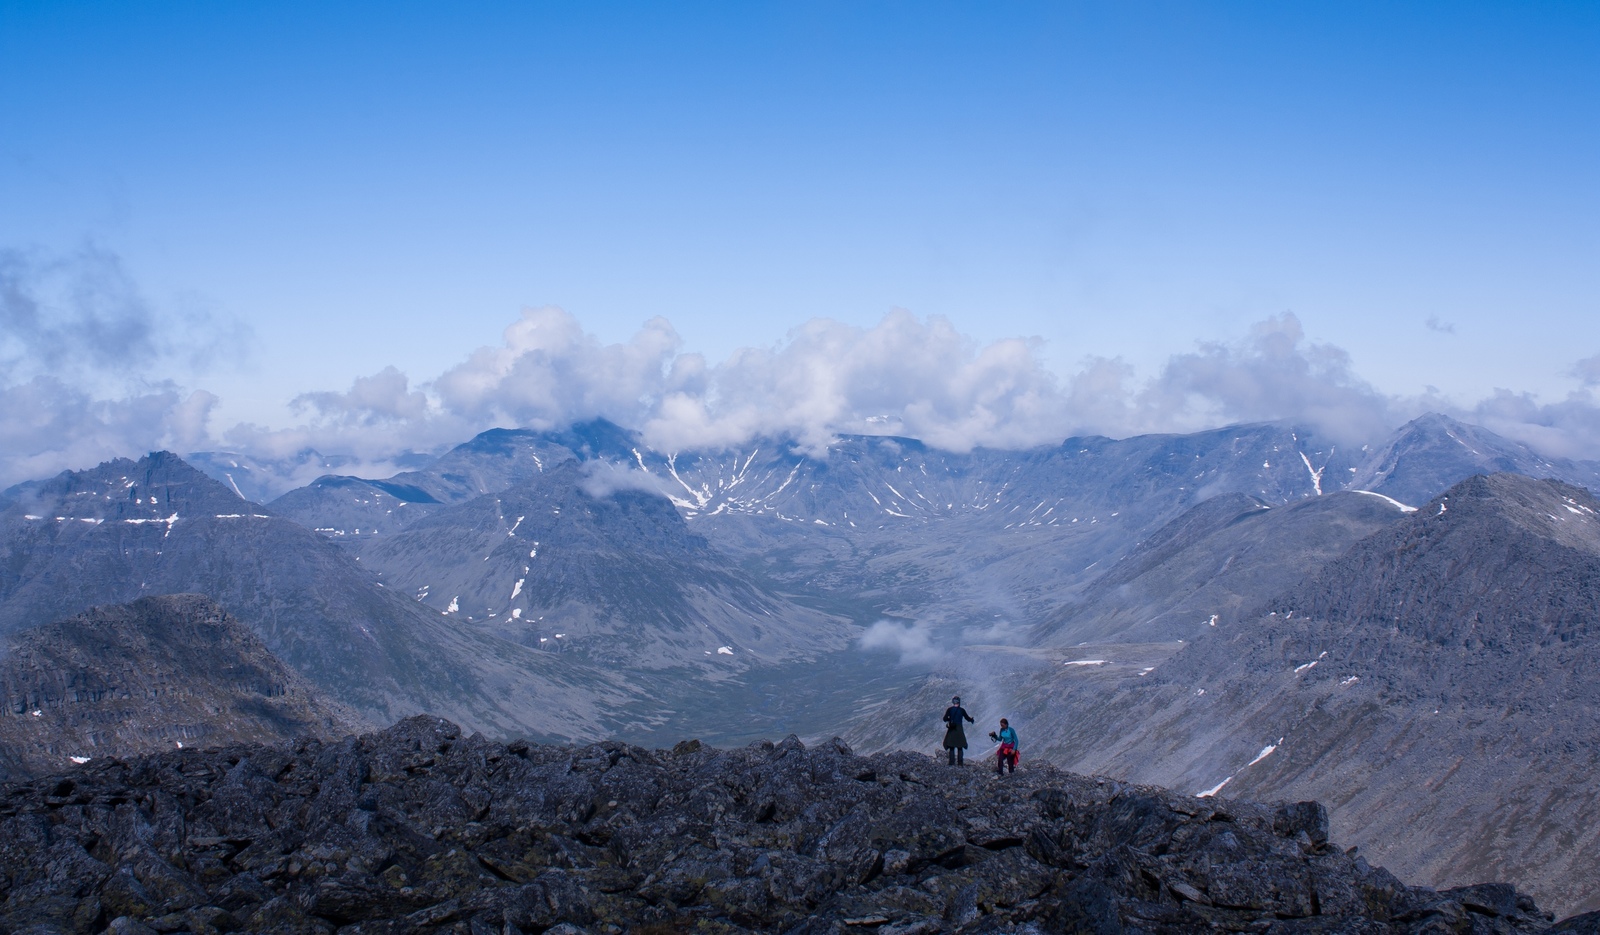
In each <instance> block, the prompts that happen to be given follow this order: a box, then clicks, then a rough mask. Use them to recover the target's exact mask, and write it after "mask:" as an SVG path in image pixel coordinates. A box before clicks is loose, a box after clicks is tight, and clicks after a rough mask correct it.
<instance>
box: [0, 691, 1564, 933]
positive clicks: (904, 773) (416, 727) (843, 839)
mask: <svg viewBox="0 0 1600 935" xmlns="http://www.w3.org/2000/svg"><path fill="white" fill-rule="evenodd" d="M868 774H870V775H871V776H872V777H874V778H872V779H871V780H860V779H857V778H855V777H857V776H862V775H868ZM73 781H74V788H73V794H72V796H70V797H67V798H69V799H70V800H71V801H73V802H79V803H80V804H74V805H63V804H61V803H62V800H63V797H62V796H60V795H58V794H56V793H58V792H59V791H60V789H59V783H58V781H57V780H54V779H45V780H39V781H36V782H33V783H26V784H13V785H9V786H5V787H0V821H3V822H4V823H5V824H4V826H5V828H6V829H8V831H9V832H10V833H8V834H5V835H3V836H0V850H3V856H4V857H5V864H4V867H5V873H6V876H5V878H4V884H3V891H0V896H3V898H4V906H5V916H4V919H3V920H0V923H3V925H4V926H5V927H6V929H7V930H22V931H26V930H28V929H29V927H30V926H31V927H33V930H34V931H38V932H45V931H52V932H53V931H60V932H63V933H66V932H72V933H79V932H90V931H99V929H97V928H96V926H98V925H102V924H104V923H103V922H102V921H99V920H103V919H105V918H111V919H114V920H116V921H115V923H114V925H115V926H116V927H117V929H116V930H118V931H125V932H128V933H139V932H149V931H154V932H157V933H166V932H192V933H195V935H207V933H211V932H223V931H234V930H244V931H263V932H265V931H270V932H275V933H276V932H285V933H296V935H327V933H332V932H334V931H335V930H336V929H337V930H338V931H339V932H342V933H346V935H355V933H402V932H403V933H412V935H429V933H444V932H462V933H466V935H474V933H477V935H487V933H498V935H505V933H507V932H512V933H516V932H521V933H529V932H549V931H556V932H567V933H570V932H617V931H621V930H644V931H652V930H659V931H666V930H680V929H683V928H686V927H699V930H707V931H720V932H729V933H733V932H741V931H796V932H823V931H829V932H846V931H852V932H854V931H870V930H876V931H878V932H885V931H896V932H934V931H954V930H957V929H959V930H961V931H966V932H1019V931H1036V930H1040V929H1041V928H1042V929H1045V930H1054V931H1079V932H1133V931H1139V932H1148V933H1152V935H1167V933H1170V935H1178V933H1188V932H1193V931H1196V930H1200V929H1211V928H1221V929H1224V930H1232V931H1255V930H1261V929H1264V928H1266V927H1274V930H1276V928H1278V927H1281V928H1284V930H1285V931H1291V932H1361V933H1367V935H1379V933H1401V932H1415V931H1432V930H1443V929H1449V930H1452V931H1461V932H1467V931H1472V932H1476V931H1479V930H1482V931H1485V932H1488V931H1493V932H1496V933H1500V935H1507V933H1525V935H1534V933H1537V932H1540V931H1542V930H1543V929H1544V928H1545V927H1546V925H1547V924H1548V922H1547V919H1546V918H1545V917H1544V916H1542V915H1541V914H1539V913H1538V911H1537V908H1536V907H1535V906H1534V905H1533V903H1532V902H1531V901H1530V900H1528V899H1527V897H1526V896H1524V895H1522V894H1519V893H1517V892H1516V891H1515V890H1512V889H1511V888H1509V887H1503V886H1497V885H1483V886H1474V887H1468V888H1462V889H1458V890H1453V891H1448V892H1444V893H1436V892H1433V891H1431V890H1421V889H1411V888H1408V887H1406V886H1404V885H1403V884H1401V883H1400V882H1399V881H1397V880H1395V879H1394V878H1393V877H1392V876H1389V875H1388V874H1386V873H1384V872H1383V871H1379V870H1373V869H1371V868H1369V867H1367V866H1366V864H1365V862H1364V861H1361V860H1360V859H1359V858H1356V857H1355V856H1353V855H1350V854H1347V853H1345V852H1344V851H1342V850H1340V849H1339V848H1337V847H1333V846H1331V845H1330V846H1319V845H1313V844H1312V838H1313V836H1320V835H1321V829H1322V828H1323V827H1324V822H1325V815H1324V813H1323V812H1322V811H1321V808H1320V806H1317V805H1316V804H1315V803H1297V804H1295V805H1289V806H1279V807H1268V806H1256V805H1251V804H1248V803H1239V802H1230V803H1214V802H1199V801H1197V800H1195V799H1193V798H1191V797H1189V796H1184V795H1175V794H1172V793H1167V792H1164V791H1162V790H1159V789H1153V788H1144V787H1130V786H1121V785H1116V784H1101V783H1096V782H1095V781H1094V780H1091V779H1086V778H1083V777H1080V776H1075V775H1072V774H1070V773H1064V772H1060V771H1057V770H1054V769H1052V768H1050V767H1047V766H1036V767H1035V768H1034V769H1031V770H1029V771H1027V772H1025V773H1019V774H1018V775H1017V777H1016V780H1015V782H1007V783H1005V784H1001V785H996V784H995V783H994V782H993V781H992V779H990V778H989V777H987V776H983V775H980V774H978V773H976V772H974V771H967V770H949V769H944V768H938V767H936V766H935V764H933V763H931V762H930V761H929V760H928V759H926V758H924V757H921V756H917V755H913V754H905V753H898V754H881V755H877V756H872V757H858V756H855V755H852V754H849V753H847V752H844V751H842V750H841V749H840V748H839V746H838V745H835V744H817V745H814V746H812V747H806V746H804V745H803V744H801V743H800V742H799V741H798V740H797V739H794V738H789V739H786V740H785V741H783V742H780V743H778V744H774V745H771V746H761V745H756V746H752V747H749V748H746V749H742V750H731V751H730V750H711V749H700V750H680V751H679V752H677V753H672V752H667V751H648V750H643V749H640V748H637V747H631V746H628V745H625V744H619V743H612V742H607V743H602V744H593V745H590V746H588V747H581V748H579V747H560V746H541V745H537V744H530V743H526V742H518V743H516V744H511V745H502V744H497V743H492V742H490V741H488V740H485V739H484V738H483V737H482V736H479V735H472V736H463V735H462V732H461V730H460V729H459V728H458V727H456V726H455V725H454V724H451V723H449V722H447V721H441V720H439V719H437V718H431V717H416V718H411V719H408V720H405V721H402V722H400V723H398V724H396V725H395V726H394V727H392V728H390V729H389V730H387V731H383V732H380V733H375V734H368V735H365V736H362V737H353V738H346V739H344V740H341V741H338V742H323V741H318V740H313V739H306V740H303V741H301V742H298V743H297V744H296V745H294V746H293V747H288V748H273V747H264V746H258V745H237V746H233V747H230V748H226V749H223V750H217V751H182V752H178V751H173V752H171V753H163V754H159V755H154V756H150V757H145V758H142V759H135V760H129V761H122V760H117V759H113V758H107V759H105V760H104V761H97V762H95V763H93V764H91V765H89V766H87V767H85V768H84V769H82V770H79V771H78V772H76V773H75V774H74V777H73ZM240 790H248V796H243V795H241V794H240ZM91 852H92V854H93V855H94V856H91ZM72 868H79V869H77V870H74V869H72ZM97 868H98V869H97ZM1484 926H1488V927H1487V928H1485V927H1484Z"/></svg>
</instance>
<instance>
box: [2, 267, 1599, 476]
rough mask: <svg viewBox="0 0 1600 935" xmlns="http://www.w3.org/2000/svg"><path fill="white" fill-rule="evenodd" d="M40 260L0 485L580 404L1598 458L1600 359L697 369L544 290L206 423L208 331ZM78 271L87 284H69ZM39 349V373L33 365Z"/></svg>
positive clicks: (650, 332)
mask: <svg viewBox="0 0 1600 935" xmlns="http://www.w3.org/2000/svg"><path fill="white" fill-rule="evenodd" d="M46 265H47V264H46ZM46 265H41V263H40V262H38V261H36V260H33V259H30V258H29V257H26V256H23V255H21V254H16V253H8V254H0V323H4V324H5V326H6V330H5V333H4V336H3V341H0V404H3V405H4V412H3V413H0V445H3V451H4V453H3V454H0V485H4V484H9V483H12V482H16V481H19V480H24V479H28V478H34V477H40V476H43V475H46V474H50V473H54V472H55V471H57V470H60V469H62V468H76V467H86V466H89V465H92V464H94V463H95V462H97V461H99V460H103V459H104V458H107V457H111V456H115V455H129V456H132V455H138V454H141V453H143V452H144V451H147V450H150V449H152V448H156V447H169V448H173V449H175V450H180V451H194V450H199V449H212V448H228V449H230V450H232V451H236V452H239V453H241V454H243V455H246V456H249V457H252V458H255V459H257V460H258V461H262V462H269V461H270V462H273V463H276V464H280V465H286V466H287V467H285V468H284V470H283V471H282V472H280V473H282V474H283V476H282V478H281V479H280V483H281V486H283V487H285V488H286V487H287V486H290V485H294V484H300V483H305V482H306V481H309V480H311V479H312V478H313V477H314V476H315V475H316V474H317V473H322V472H324V471H325V470H326V469H327V468H328V465H330V464H337V465H338V470H340V471H341V472H345V473H355V474H363V475H367V476H379V475H385V474H388V473H393V471H394V470H395V469H396V466H397V465H398V464H400V463H402V461H403V460H404V459H405V458H407V457H414V453H415V452H421V451H437V450H440V449H442V448H444V447H446V446H448V445H451V444H455V443H459V442H461V441H463V440H465V439H467V438H469V437H471V436H472V435H474V434H476V433H477V432H480V431H483V430H484V429H487V428H492V427H495V426H518V427H527V428H536V429H553V428H560V427H564V426H566V425H569V424H572V423H574V422H581V421H585V420H589V419H594V418H605V419H609V420H611V421H613V422H616V423H618V424H620V425H624V426H627V427H630V428H634V429H637V430H639V432H640V434H641V437H642V439H643V441H644V442H645V444H647V445H649V446H651V447H653V448H655V449H657V450H660V451H664V452H671V451H678V450H685V449H690V448H708V447H709V448H720V447H726V446H732V445H737V444H740V443H742V442H745V441H747V440H749V439H751V438H755V437H781V438H787V439H790V440H791V441H792V442H793V443H794V444H795V445H796V446H797V447H798V448H800V449H802V450H807V451H812V452H820V451H822V450H823V449H825V448H826V446H827V445H828V443H829V441H830V440H831V439H832V438H834V437H835V436H836V435H838V434H845V433H849V434H877V435H903V436H910V437H915V438H919V439H921V440H922V441H924V442H926V443H927V444H929V445H932V446H934V447H938V448H943V449H946V450H952V451H967V450H970V449H972V448H975V447H980V446H981V447H994V448H1025V447H1031V446H1035V445H1043V444H1055V443H1057V442H1059V441H1061V440H1062V439H1064V438H1067V437H1069V436H1072V435H1081V434H1102V435H1109V436H1113V437H1125V436H1128V435H1135V434H1142V433H1149V432H1189V431H1196V430H1199V429H1203V428H1209V427H1215V426H1219V425H1224V424H1229V423H1236V422H1253V421H1270V420H1280V419H1281V420H1291V421H1294V422H1296V423H1297V424H1300V425H1303V426H1305V427H1307V428H1309V429H1312V430H1315V431H1317V432H1318V433H1320V434H1322V435H1324V436H1325V437H1328V438H1331V439H1333V440H1335V441H1341V442H1346V443H1352V442H1353V443H1365V442H1372V441H1376V440H1379V439H1380V438H1381V437H1382V436H1383V435H1384V434H1385V433H1386V432H1388V431H1389V430H1391V429H1393V428H1394V427H1395V426H1397V425H1399V424H1400V423H1402V422H1404V421H1406V420H1407V419H1410V418H1413V417H1415V416H1416V415H1419V414H1421V413H1422V412H1425V411H1429V410H1437V411H1441V412H1445V413H1447V414H1449V415H1452V416H1455V417H1457V418H1460V419H1463V420H1466V421H1472V422H1477V423H1479V424H1482V425H1484V426H1486V427H1487V428H1489V429H1491V430H1493V431H1496V432H1499V433H1501V434H1503V435H1506V436H1508V437H1511V438H1515V439H1518V440H1521V441H1524V442H1527V443H1529V444H1531V445H1533V446H1534V447H1536V448H1538V449H1539V450H1540V451H1542V452H1545V453H1546V454H1549V455H1556V456H1568V457H1582V458H1592V457H1597V456H1600V400H1597V399H1596V397H1595V393H1596V392H1597V387H1600V376H1597V374H1600V365H1596V363H1595V361H1596V360H1597V359H1600V358H1597V357H1589V358H1586V359H1584V360H1580V361H1577V362H1576V363H1574V364H1572V365H1570V366H1571V368H1572V371H1571V372H1572V375H1573V376H1574V378H1575V388H1574V389H1573V390H1572V391H1571V393H1570V394H1569V395H1568V396H1567V397H1566V398H1565V399H1563V400H1561V401H1559V402H1555V403H1541V402H1540V401H1538V400H1536V399H1534V398H1533V397H1532V396H1530V395H1528V394H1519V393H1516V392H1513V391H1510V390H1502V391H1499V392H1497V393H1495V394H1494V395H1493V396H1491V397H1490V398H1488V399H1485V400H1482V401H1480V402H1478V403H1475V404H1472V405H1468V406H1462V405H1452V404H1451V402H1450V401H1448V400H1445V399H1442V398H1440V397H1438V396H1437V395H1425V396H1420V397H1414V398H1400V397H1395V396H1392V395H1388V394H1385V393H1383V392H1381V391H1379V390H1378V389H1376V388H1375V387H1374V386H1373V385H1372V384H1371V383H1369V382H1368V381H1367V380H1365V379H1363V378H1362V377H1361V376H1360V375H1359V374H1358V373H1357V372H1356V369H1355V362H1354V361H1352V359H1351V357H1350V355H1349V354H1348V353H1346V352H1345V351H1344V350H1343V349H1341V348H1339V347H1336V346H1333V345H1330V344H1325V343H1318V342H1316V341H1312V340H1309V339H1308V338H1307V336H1306V334H1305V331H1304V328H1303V326H1302V324H1301V322H1300V321H1299V319H1298V318H1297V317H1296V316H1295V315H1293V314H1291V313H1284V314H1282V315H1278V316H1274V317H1271V318H1268V319H1265V320H1263V321H1260V322H1257V323H1256V324H1255V325H1253V326H1252V327H1251V328H1250V330H1249V332H1248V333H1247V334H1245V335H1244V336H1242V337H1240V338H1238V339H1236V340H1232V341H1203V342H1200V343H1198V344H1197V345H1196V346H1195V348H1194V349H1193V350H1191V351H1188V352H1184V353H1180V354H1176V355H1174V356H1172V357H1171V358H1169V359H1168V360H1167V361H1166V363H1165V364H1164V365H1163V366H1162V367H1161V368H1160V369H1159V371H1158V372H1156V373H1155V374H1154V375H1152V376H1142V375H1140V374H1139V373H1137V372H1136V371H1135V370H1134V369H1133V368H1132V367H1130V366H1129V365H1128V364H1126V363H1125V362H1124V361H1122V360H1120V359H1118V358H1115V357H1102V356H1090V357H1086V358H1084V359H1083V361H1082V363H1081V364H1080V366H1079V368H1078V369H1077V371H1076V372H1073V373H1068V374H1057V373H1055V372H1053V371H1052V370H1051V369H1050V368H1049V367H1047V366H1046V365H1045V363H1044V360H1043V356H1042V348H1041V342H1040V341H1038V340H1037V339H1029V338H1007V339H1003V340H998V341H993V342H989V343H983V342H980V341H977V340H975V339H973V338H972V337H970V336H967V335H964V334H962V333H961V332H960V331H959V330H958V329H957V328H956V326H955V325H954V324H953V323H952V322H951V321H949V320H947V319H945V318H942V317H938V316H934V317H929V318H919V317H918V316H916V315H914V314H912V313H910V312H908V311H905V310H900V309H896V310H893V311H891V312H889V313H888V314H887V315H885V316H884V317H883V318H882V319H881V320H880V321H879V322H877V323H876V324H874V325H871V326H868V327H862V326H859V325H853V324H848V323H845V322H841V321H837V320H834V319H830V318H820V317H819V318H813V319H811V320H809V321H806V322H804V323H802V324H800V325H798V326H797V327H795V328H793V329H791V330H790V331H789V332H788V333H787V334H786V335H785V336H784V337H783V338H782V339H781V340H779V341H777V342H775V343H773V344H771V345H768V346H763V347H746V348H741V349H739V350H737V351H735V352H734V353H732V354H730V355H729V356H728V358H727V359H726V360H723V361H721V362H717V363H714V362H710V361H707V360H706V359H705V357H704V356H702V355H700V354H698V353H694V352H692V351H689V350H686V349H685V347H684V341H683V339H682V338H681V337H680V336H679V334H678V333H677V331H676V330H675V329H674V328H673V326H672V324H671V323H670V322H668V321H667V320H666V319H664V318H654V319H651V320H649V321H647V322H645V323H644V325H642V326H641V327H640V329H639V330H638V331H637V332H636V333H635V334H634V335H633V336H632V337H630V338H629V339H627V340H625V341H622V342H618V343H610V344H607V343H604V342H602V341H601V340H599V339H598V338H597V337H595V336H594V335H593V334H590V333H589V332H587V331H586V330H585V329H584V328H583V326H582V325H581V324H580V322H579V321H578V320H577V319H576V318H575V317H574V316H572V315H571V314H569V313H568V312H566V311H564V310H562V309H560V308H556V307H543V308H536V309H528V310H526V311H524V312H523V313H522V314H521V316H520V317H519V318H518V319H517V320H516V321H515V322H513V323H512V324H511V325H510V326H509V327H507V328H506V329H505V331H504V332H503V334H502V335H501V339H500V340H499V341H498V342H497V343H495V344H491V345H486V346H483V347H480V348H478V349H476V350H474V351H472V352H470V353H469V354H467V355H466V356H465V358H464V359H463V360H461V361H460V362H459V363H457V364H455V365H454V366H451V367H449V368H447V369H446V370H445V371H444V372H443V373H441V374H438V375H436V376H432V377H431V378H428V377H427V376H426V375H425V376H424V378H423V379H422V380H421V381H420V382H419V381H418V380H417V379H416V376H415V375H410V374H406V373H403V372H401V371H400V370H398V369H397V368H394V367H386V368H384V369H382V370H379V371H378V372H376V373H373V374H370V375H367V376H361V377H358V378H356V379H354V380H353V381H352V382H351V383H350V384H349V386H348V388H347V389H344V390H327V389H319V390H314V391H308V392H303V393H300V394H298V395H296V396H295V397H294V398H293V399H292V400H291V403H290V406H289V407H288V413H289V415H290V416H291V418H290V419H289V420H288V421H289V424H288V426H287V427H282V426H259V425H250V424H240V425H235V426H233V427H232V428H229V429H226V430H224V431H222V432H220V433H218V432H215V431H214V429H215V427H214V426H212V425H210V420H211V413H212V409H213V407H214V405H215V404H216V402H217V400H216V398H215V397H214V396H212V395H211V394H210V393H208V392H206V391H205V390H203V389H185V388H183V387H182V386H180V385H179V384H177V383H176V382H173V381H171V380H157V379H154V376H155V371H156V370H157V369H159V368H162V367H166V369H169V370H172V369H181V358H183V356H184V354H186V353H190V352H192V351H194V349H195V348H197V347H202V346H205V345H206V343H207V342H211V343H212V344H216V343H217V342H218V341H221V340H222V338H221V337H220V336H222V335H224V333H225V329H218V328H215V327H210V328H209V329H208V328H199V329H186V328H185V327H183V326H182V324H181V323H176V322H175V321H174V320H172V319H171V318H163V317H162V316H159V315H156V314H153V313H152V312H151V311H150V310H149V305H148V303H145V302H144V301H143V300H142V299H141V298H140V297H139V296H138V293H137V291H136V290H134V289H133V288H132V286H131V284H130V283H128V281H127V277H126V276H123V275H122V274H121V268H120V266H119V265H117V264H116V263H115V258H114V257H108V256H104V255H98V254H90V255H87V259H83V260H82V261H81V263H80V266H79V267H76V269H77V272H76V273H74V272H73V271H72V270H73V269H74V268H75V267H73V266H72V264H70V263H63V264H61V265H57V266H50V267H49V268H46ZM74 276H76V277H77V279H74ZM79 280H83V281H84V282H87V283H89V285H86V286H77V285H73V284H74V283H76V282H78V281H79ZM108 284H109V285H108ZM74 295H78V296H91V297H92V300H91V299H82V300H78V299H74V298H72V297H73V296H74ZM110 335H123V336H124V338H126V340H128V341H129V342H131V346H133V347H136V348H142V349H143V351H142V356H141V359H140V360H138V361H133V362H130V361H124V360H121V359H120V358H117V359H116V362H115V363H109V362H108V363H107V364H106V365H105V366H84V367H77V368H75V367H74V366H70V365H67V364H65V363H60V362H63V361H68V360H87V361H91V362H92V361H93V360H97V359H99V357H106V356H107V355H110V354H111V347H112V346H113V345H114V344H115V342H116V340H120V339H114V338H113V337H108V336H110ZM175 336H181V338H182V339H181V340H178V339H177V338H175ZM74 349H76V351H74ZM111 356H113V357H114V356H115V355H111ZM108 359H109V358H108ZM52 360H54V361H57V362H58V363H60V365H59V366H58V367H57V368H56V372H50V371H49V370H48V368H47V367H46V366H45V364H47V363H48V362H49V361H52ZM119 368H120V369H119ZM596 483H602V481H596ZM602 486H607V487H609V486H611V485H610V483H609V481H606V482H604V483H602Z"/></svg>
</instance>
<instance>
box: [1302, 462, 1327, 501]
mask: <svg viewBox="0 0 1600 935" xmlns="http://www.w3.org/2000/svg"><path fill="white" fill-rule="evenodd" d="M1300 460H1301V461H1304V462H1305V463H1306V470H1307V471H1309V472H1310V473H1311V486H1312V487H1313V488H1315V489H1316V491H1317V496H1319V497H1320V496H1322V472H1323V471H1324V470H1326V467H1322V468H1314V467H1312V466H1311V459H1310V458H1308V457H1306V453H1305V452H1303V451H1302V452H1300Z"/></svg>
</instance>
